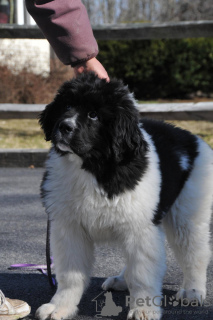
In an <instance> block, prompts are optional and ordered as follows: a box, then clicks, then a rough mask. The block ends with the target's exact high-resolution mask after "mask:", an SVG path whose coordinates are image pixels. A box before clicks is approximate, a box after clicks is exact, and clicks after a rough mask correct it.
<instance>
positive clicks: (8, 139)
mask: <svg viewBox="0 0 213 320" xmlns="http://www.w3.org/2000/svg"><path fill="white" fill-rule="evenodd" d="M49 147H50V144H49V143H47V142H46V141H45V140H44V135H43V132H42V131H41V129H40V127H39V124H38V121H37V120H0V148H1V149H5V148H6V149H10V148H12V149H19V148H21V149H22V148H23V149H28V148H30V149H40V148H41V149H46V148H49Z"/></svg>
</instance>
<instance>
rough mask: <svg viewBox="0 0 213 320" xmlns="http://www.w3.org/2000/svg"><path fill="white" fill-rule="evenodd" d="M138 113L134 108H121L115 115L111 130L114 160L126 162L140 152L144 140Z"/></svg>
mask: <svg viewBox="0 0 213 320" xmlns="http://www.w3.org/2000/svg"><path fill="white" fill-rule="evenodd" d="M138 120H139V118H138V114H137V111H136V110H131V112H129V110H125V109H123V108H121V111H120V112H119V114H117V115H116V119H115V122H114V129H113V130H112V132H113V135H112V140H113V142H112V149H113V152H114V155H115V159H116V162H117V163H119V162H128V161H130V160H131V159H132V158H133V157H135V156H137V155H138V154H139V153H140V152H142V150H143V147H144V146H145V145H144V143H143V142H144V141H143V138H142V134H141V131H140V128H139V125H138V124H139V122H138Z"/></svg>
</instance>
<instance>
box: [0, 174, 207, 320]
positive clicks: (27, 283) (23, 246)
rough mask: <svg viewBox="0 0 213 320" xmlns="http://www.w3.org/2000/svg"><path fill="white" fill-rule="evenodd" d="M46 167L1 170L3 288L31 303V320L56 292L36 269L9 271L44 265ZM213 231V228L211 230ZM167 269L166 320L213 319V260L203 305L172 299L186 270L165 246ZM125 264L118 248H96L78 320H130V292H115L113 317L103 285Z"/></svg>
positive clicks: (0, 271) (0, 285) (0, 262)
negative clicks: (42, 197) (107, 313)
mask: <svg viewBox="0 0 213 320" xmlns="http://www.w3.org/2000/svg"><path fill="white" fill-rule="evenodd" d="M42 175H43V169H41V168H40V169H30V168H0V289H1V290H2V291H3V292H4V294H5V295H6V296H7V297H10V298H16V299H21V300H24V301H27V302H28V303H29V305H30V306H31V308H32V309H31V314H30V316H29V317H27V318H28V319H31V320H33V319H34V314H35V311H36V309H37V308H38V307H39V306H40V305H41V304H43V303H47V302H48V301H49V300H50V298H51V296H52V295H53V294H54V289H52V288H51V287H50V285H49V283H48V279H47V277H46V276H44V275H43V274H41V273H40V272H39V271H37V270H23V269H16V270H9V267H10V265H12V264H24V263H32V264H45V263H46V260H45V259H46V258H45V241H46V214H45V212H44V208H43V207H42V204H41V201H40V196H39V192H40V191H39V187H40V182H41V179H42ZM211 229H212V230H213V226H212V227H211ZM167 264H168V269H167V273H166V276H165V279H164V284H163V295H165V296H166V300H165V299H164V300H163V305H164V308H163V310H164V316H163V320H165V319H168V320H171V319H172V320H192V319H193V320H198V319H199V320H201V319H202V320H207V319H208V320H210V319H213V260H211V263H210V266H209V269H208V284H207V290H208V293H207V299H206V302H205V303H204V306H196V307H195V306H188V307H187V306H181V305H180V304H179V305H177V304H176V302H174V301H173V295H174V294H175V293H176V291H177V290H178V288H179V286H180V284H181V281H182V272H181V270H180V268H179V266H178V265H177V263H176V260H175V259H174V256H173V253H172V252H171V251H170V249H169V248H168V246H167ZM123 265H124V261H123V258H122V252H120V250H119V248H114V247H108V246H103V247H97V248H96V261H95V263H94V267H93V271H92V278H91V282H90V286H89V288H88V289H87V291H86V292H85V294H84V296H83V297H82V300H81V302H80V305H79V313H78V315H77V316H76V317H75V319H76V320H77V319H81V320H91V319H95V318H101V317H102V318H103V319H118V320H120V319H126V315H127V312H128V307H127V306H126V299H128V296H129V293H128V292H127V291H126V292H115V291H113V292H112V299H113V301H114V303H115V304H116V305H117V306H120V307H121V308H120V309H119V310H122V311H121V312H119V314H118V315H116V316H115V314H114V315H112V316H103V315H101V310H102V308H103V306H104V304H105V302H106V301H105V296H104V292H103V290H102V289H101V284H102V282H103V281H104V279H105V278H106V277H108V276H112V275H116V274H118V273H119V272H120V270H121V269H122V267H123Z"/></svg>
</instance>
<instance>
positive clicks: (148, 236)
mask: <svg viewBox="0 0 213 320" xmlns="http://www.w3.org/2000/svg"><path fill="white" fill-rule="evenodd" d="M135 231H136V232H135V233H133V232H131V234H129V235H128V237H127V242H126V251H127V268H126V271H125V279H126V282H127V286H128V288H129V292H130V297H129V301H128V302H129V306H130V311H129V313H128V317H127V319H135V320H137V319H141V320H159V319H161V308H160V306H161V297H162V294H161V292H162V282H163V276H164V274H165V269H166V267H165V247H164V234H163V232H162V231H161V228H160V227H156V226H154V225H150V226H148V227H147V228H141V230H135Z"/></svg>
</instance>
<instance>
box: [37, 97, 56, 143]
mask: <svg viewBox="0 0 213 320" xmlns="http://www.w3.org/2000/svg"><path fill="white" fill-rule="evenodd" d="M59 110H60V108H59V106H58V104H57V102H56V101H53V102H51V103H50V104H48V105H47V106H46V108H45V109H44V110H43V111H42V112H41V113H40V115H39V117H38V118H39V124H40V126H41V128H42V129H43V131H44V134H45V139H46V141H50V140H51V138H52V132H53V129H54V126H55V124H56V122H57V119H58V116H59V114H60V111H59Z"/></svg>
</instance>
